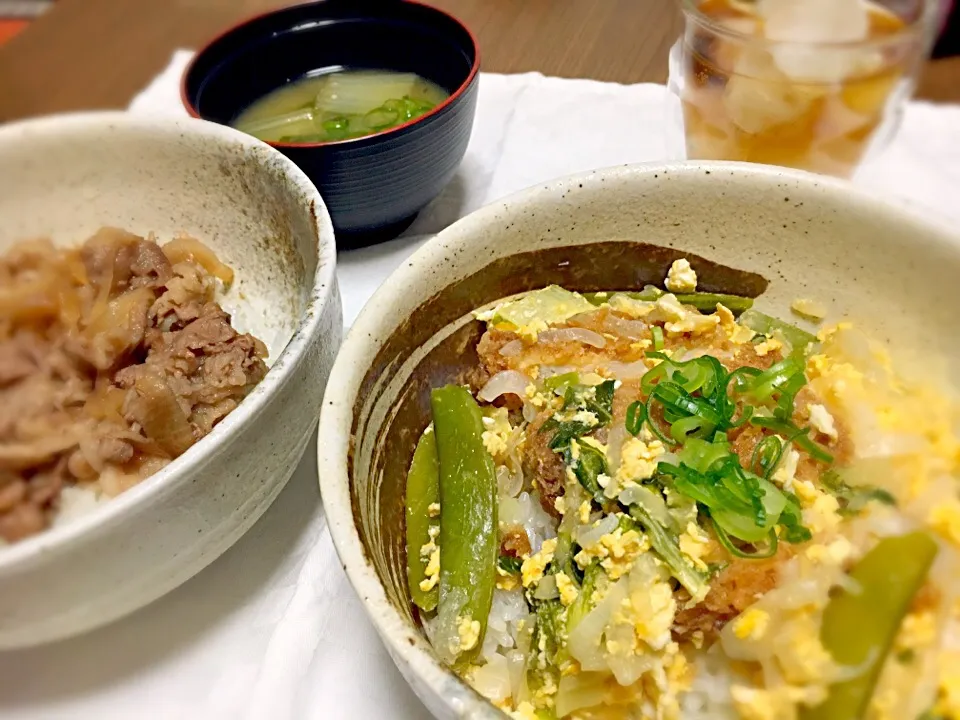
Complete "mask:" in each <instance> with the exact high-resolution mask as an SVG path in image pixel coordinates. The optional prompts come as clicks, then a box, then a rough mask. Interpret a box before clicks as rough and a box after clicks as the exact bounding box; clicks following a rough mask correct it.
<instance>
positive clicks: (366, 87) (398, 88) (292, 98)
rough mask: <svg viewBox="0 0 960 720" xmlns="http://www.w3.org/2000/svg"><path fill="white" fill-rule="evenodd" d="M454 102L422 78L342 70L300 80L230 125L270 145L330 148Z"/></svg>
mask: <svg viewBox="0 0 960 720" xmlns="http://www.w3.org/2000/svg"><path fill="white" fill-rule="evenodd" d="M449 96H450V93H448V92H447V91H446V90H444V89H443V88H442V87H440V86H439V85H437V84H436V83H433V82H431V81H429V80H427V79H425V78H422V77H420V76H419V75H414V74H413V73H401V72H395V71H390V70H343V71H339V72H333V73H325V74H323V75H315V76H308V77H303V78H300V79H299V80H295V81H293V82H291V83H288V84H286V85H283V86H281V87H279V88H277V89H276V90H272V91H271V92H269V93H267V94H266V95H264V96H263V97H261V98H259V99H258V100H256V101H254V102H253V104H251V105H250V106H249V107H248V108H247V109H246V110H244V111H243V112H242V113H240V114H239V115H238V116H237V117H236V118H235V119H234V120H233V122H232V123H231V125H233V127H235V128H237V129H238V130H242V131H243V132H245V133H248V134H250V135H253V136H254V137H256V138H259V139H260V140H264V141H266V142H331V141H335V140H348V139H350V138H358V137H363V136H365V135H372V134H374V133H378V132H383V131H384V130H389V129H390V128H393V127H397V126H398V125H402V124H403V123H405V122H408V121H410V120H413V119H414V118H417V117H420V116H421V115H424V114H426V113H428V112H430V111H431V110H433V108H435V107H436V106H437V105H439V104H440V103H442V102H443V101H444V100H446V99H447V98H448V97H449Z"/></svg>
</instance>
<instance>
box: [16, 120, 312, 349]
mask: <svg viewBox="0 0 960 720" xmlns="http://www.w3.org/2000/svg"><path fill="white" fill-rule="evenodd" d="M206 129H209V130H210V132H200V131H201V130H206ZM190 130H195V131H196V132H194V133H191V132H190ZM276 158H277V159H279V160H282V158H279V156H276ZM0 164H2V165H3V167H4V172H3V173H0V252H3V251H4V250H6V249H7V248H8V247H9V246H10V245H11V244H13V243H15V242H17V241H22V240H28V239H31V238H45V237H46V238H51V239H53V241H54V242H55V243H57V244H61V245H71V244H78V243H81V242H83V241H84V240H85V239H86V238H88V237H89V236H90V235H91V234H93V232H95V231H96V230H97V229H98V228H100V227H102V226H104V225H112V226H116V227H120V228H123V229H125V230H130V231H132V232H135V233H137V234H140V235H147V234H148V233H151V232H152V233H155V234H156V236H157V238H158V240H159V241H161V242H164V241H167V240H169V239H170V238H171V237H172V236H173V235H174V234H175V233H178V232H185V233H188V234H190V235H192V236H194V237H196V238H198V239H200V240H201V241H202V242H204V243H205V244H207V245H208V246H209V247H210V248H212V249H213V250H214V251H215V252H216V253H217V255H218V256H219V257H220V259H221V260H222V261H223V262H225V263H226V264H227V265H229V266H230V267H231V268H233V270H234V272H235V276H236V279H235V281H234V283H233V284H232V285H231V287H230V288H229V289H228V290H227V292H226V293H224V294H223V295H222V296H221V298H220V302H221V304H222V305H223V307H224V308H225V309H226V310H227V311H228V312H230V313H231V314H232V315H233V322H234V325H235V327H237V328H238V329H239V330H241V331H242V332H251V333H253V334H254V335H256V336H257V337H259V338H260V339H261V340H263V341H264V342H265V343H266V345H267V347H268V349H269V351H270V358H269V361H270V362H273V361H275V360H276V359H277V357H278V356H279V355H280V353H281V351H282V350H283V348H284V347H285V346H286V344H287V343H288V342H289V340H290V338H291V337H292V335H293V333H294V331H295V330H296V328H297V326H298V324H299V323H300V321H301V319H302V317H301V316H302V315H303V313H304V311H305V309H306V306H307V304H308V302H309V301H310V297H311V292H312V287H313V278H314V275H315V273H316V271H317V264H318V256H319V251H320V248H319V243H320V241H319V239H318V237H317V231H316V226H315V224H314V218H313V216H312V213H314V212H320V213H322V212H323V210H322V208H316V207H314V208H312V209H311V210H309V211H305V210H304V202H305V200H304V198H305V196H304V193H303V191H302V190H301V189H300V188H298V187H296V186H295V185H294V183H293V182H292V181H291V180H290V179H289V178H288V177H287V176H286V175H285V172H286V171H285V169H284V165H285V163H284V164H283V165H281V164H280V163H278V162H277V160H276V159H275V154H274V153H273V152H272V151H271V150H270V149H269V148H268V147H266V146H265V145H261V144H259V143H256V142H254V141H252V140H248V139H247V138H246V137H245V136H243V135H241V134H240V133H235V132H232V131H230V130H226V129H224V128H219V127H217V126H215V125H208V124H206V123H203V122H202V121H199V120H189V121H181V122H179V123H177V124H174V123H154V122H152V121H143V120H133V119H129V120H126V119H122V120H117V121H116V122H111V121H110V120H108V119H107V118H105V117H103V116H98V115H95V114H94V115H89V116H75V117H73V118H71V117H69V116H67V117H65V118H60V119H57V118H51V119H49V120H42V121H35V122H32V123H27V124H24V125H21V126H13V127H10V128H7V129H6V130H4V131H3V132H2V133H0ZM307 202H308V203H309V201H307Z"/></svg>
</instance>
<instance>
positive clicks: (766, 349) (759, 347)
mask: <svg viewBox="0 0 960 720" xmlns="http://www.w3.org/2000/svg"><path fill="white" fill-rule="evenodd" d="M782 347H783V343H782V342H780V341H779V340H777V339H776V338H767V339H766V340H762V341H760V342H758V343H757V344H756V345H754V346H753V350H754V352H755V353H757V355H759V356H760V357H765V356H767V355H768V354H770V353H772V352H773V351H774V350H779V349H780V348H782Z"/></svg>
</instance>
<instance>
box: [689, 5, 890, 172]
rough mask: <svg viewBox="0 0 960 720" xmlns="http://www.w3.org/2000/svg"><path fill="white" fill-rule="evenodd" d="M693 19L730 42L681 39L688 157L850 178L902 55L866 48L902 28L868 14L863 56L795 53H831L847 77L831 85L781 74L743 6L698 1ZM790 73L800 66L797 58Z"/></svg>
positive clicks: (703, 35) (857, 51) (710, 36)
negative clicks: (715, 27) (704, 20)
mask: <svg viewBox="0 0 960 720" xmlns="http://www.w3.org/2000/svg"><path fill="white" fill-rule="evenodd" d="M698 10H699V11H700V12H701V13H702V14H703V15H705V16H706V17H708V18H710V19H711V20H712V21H714V22H715V23H718V24H720V25H722V26H724V27H726V28H729V29H730V30H731V31H732V32H734V33H737V36H736V38H734V37H732V36H731V37H728V36H725V35H723V34H721V33H707V32H706V31H704V30H701V29H695V30H692V31H691V32H690V33H689V34H688V35H687V38H686V40H685V47H684V52H683V63H684V67H683V72H684V74H685V77H686V82H685V83H684V90H683V92H682V93H681V100H682V105H683V118H684V131H685V135H686V146H687V157H689V158H693V159H711V160H743V161H748V162H756V163H765V164H770V165H782V166H786V167H794V168H800V169H804V170H812V171H814V172H820V173H826V174H830V175H836V176H840V177H847V176H849V175H851V174H852V173H853V171H854V170H855V169H856V167H857V165H858V164H859V163H860V161H861V159H862V158H863V156H864V153H865V152H866V150H867V147H868V145H869V142H870V139H871V138H872V136H873V135H874V133H875V131H876V130H877V128H878V126H879V125H880V124H881V122H882V121H883V120H884V113H885V108H886V105H887V100H888V98H889V97H890V95H891V93H892V92H893V91H894V88H895V87H896V86H897V83H898V81H900V80H901V78H902V77H903V76H904V74H905V72H906V70H907V67H906V62H907V57H908V54H907V53H905V52H902V51H899V52H898V51H895V50H894V51H891V50H890V49H889V48H888V47H887V48H885V46H883V45H882V44H880V45H878V44H877V43H873V42H871V41H872V40H876V39H879V38H882V37H884V36H890V35H892V34H894V33H897V32H898V31H900V30H902V29H903V28H904V23H903V21H902V20H900V19H899V18H897V17H896V16H894V15H892V14H890V13H889V12H887V11H886V10H884V9H882V8H879V7H877V6H870V7H869V35H868V38H867V39H866V41H864V43H863V44H862V45H863V47H862V48H861V47H857V46H854V47H847V48H844V49H843V50H841V51H836V50H830V49H823V50H818V49H817V48H816V47H807V48H805V49H801V50H802V51H803V52H808V53H814V52H835V53H838V54H839V56H840V57H839V58H838V63H839V64H840V65H841V67H842V68H844V69H845V70H846V72H844V69H839V70H832V71H828V72H827V74H828V75H830V74H835V75H837V77H830V78H828V79H823V77H816V78H814V79H809V78H806V77H800V76H801V75H802V74H803V73H802V72H801V73H797V72H796V71H794V72H793V73H792V74H788V73H786V72H784V70H783V69H782V68H781V67H780V64H779V63H778V58H779V57H781V56H776V57H775V54H776V53H777V52H784V50H782V49H780V48H778V47H777V43H775V42H765V41H764V38H763V20H762V19H761V18H760V17H758V16H757V15H755V14H752V12H751V8H750V6H749V5H746V4H743V3H736V4H735V2H731V1H730V0H703V2H701V3H700V4H699V6H698ZM781 47H782V44H781ZM793 49H796V48H793ZM790 51H791V49H787V50H786V52H790ZM807 57H809V56H807ZM819 59H820V60H823V59H824V58H822V57H821V58H819ZM793 65H794V66H795V67H796V66H797V65H799V66H800V67H801V69H802V68H803V67H804V63H803V60H802V59H801V60H800V62H799V63H797V62H795V63H794V64H793ZM820 67H822V64H821V65H820Z"/></svg>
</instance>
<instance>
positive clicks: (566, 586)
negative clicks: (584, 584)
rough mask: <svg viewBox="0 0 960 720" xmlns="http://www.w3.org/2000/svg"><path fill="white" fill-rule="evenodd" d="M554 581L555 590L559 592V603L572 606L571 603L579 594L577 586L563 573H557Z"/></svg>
mask: <svg viewBox="0 0 960 720" xmlns="http://www.w3.org/2000/svg"><path fill="white" fill-rule="evenodd" d="M556 579H557V590H558V591H559V592H560V602H561V603H562V604H563V605H564V606H567V605H572V604H573V601H574V600H576V599H577V596H578V595H579V594H580V591H579V590H578V589H577V584H576V583H575V582H573V580H571V579H570V577H569V576H568V575H567V574H566V573H565V572H558V573H557V575H556Z"/></svg>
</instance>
